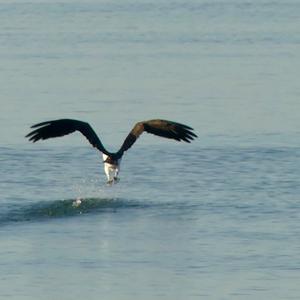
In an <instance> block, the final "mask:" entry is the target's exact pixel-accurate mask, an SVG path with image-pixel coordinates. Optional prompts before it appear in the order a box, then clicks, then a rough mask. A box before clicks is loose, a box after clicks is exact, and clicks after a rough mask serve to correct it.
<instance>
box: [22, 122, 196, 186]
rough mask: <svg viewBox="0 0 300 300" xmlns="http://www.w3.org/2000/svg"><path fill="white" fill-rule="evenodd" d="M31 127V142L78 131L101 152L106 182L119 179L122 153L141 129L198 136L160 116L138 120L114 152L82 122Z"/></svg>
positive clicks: (176, 136) (180, 137)
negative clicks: (159, 117) (153, 118)
mask: <svg viewBox="0 0 300 300" xmlns="http://www.w3.org/2000/svg"><path fill="white" fill-rule="evenodd" d="M31 128H35V129H34V130H33V131H31V132H30V133H29V134H27V135H26V137H27V138H29V140H30V141H32V142H34V143H35V142H36V141H39V140H46V139H49V138H55V137H60V136H64V135H67V134H70V133H73V132H75V131H79V132H81V133H82V134H83V135H84V136H85V137H86V138H87V140H88V141H89V142H90V144H91V145H92V146H93V147H95V148H97V149H98V150H99V151H100V152H102V156H103V163H104V172H105V174H106V177H107V183H108V184H109V185H111V184H113V183H116V182H117V181H118V180H119V178H118V174H119V171H120V164H121V160H122V156H123V154H124V152H125V151H127V150H128V149H129V148H130V147H131V146H132V145H133V144H134V143H135V141H136V140H137V139H138V137H139V136H140V135H141V134H142V133H143V132H144V131H145V132H148V133H152V134H154V135H157V136H160V137H164V138H168V139H173V140H176V141H184V142H187V143H190V142H191V141H192V140H193V139H194V138H196V137H197V135H196V134H195V133H194V132H193V130H194V129H193V128H191V127H189V126H187V125H184V124H180V123H177V122H173V121H167V120H161V119H155V120H149V121H141V122H138V123H136V124H135V125H134V127H133V128H132V130H131V131H130V132H129V134H128V135H127V137H126V139H125V140H124V142H123V144H122V146H121V148H120V149H119V150H118V151H117V152H109V151H107V150H106V149H105V147H104V146H103V144H102V143H101V141H100V139H99V137H98V136H97V134H96V133H95V131H94V130H93V128H92V127H91V126H90V125H89V124H88V123H86V122H83V121H79V120H73V119H59V120H52V121H47V122H42V123H38V124H35V125H33V126H31Z"/></svg>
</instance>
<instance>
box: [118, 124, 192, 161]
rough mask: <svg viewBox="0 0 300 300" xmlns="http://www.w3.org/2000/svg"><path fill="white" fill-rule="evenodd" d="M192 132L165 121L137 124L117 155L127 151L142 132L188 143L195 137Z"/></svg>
mask: <svg viewBox="0 0 300 300" xmlns="http://www.w3.org/2000/svg"><path fill="white" fill-rule="evenodd" d="M192 130H194V129H193V128H191V127H189V126H187V125H184V124H180V123H176V122H173V121H167V120H160V119H156V120H149V121H142V122H138V123H136V124H135V126H134V127H133V129H132V130H131V131H130V133H129V134H128V136H127V137H126V139H125V141H124V143H123V145H122V146H121V148H120V150H119V151H118V154H119V155H122V154H123V152H124V151H126V150H128V149H129V148H130V147H131V146H132V145H133V144H134V143H135V141H136V140H137V139H138V137H139V136H140V135H141V134H142V133H143V132H144V131H146V132H148V133H152V134H155V135H157V136H161V137H164V138H168V139H173V140H176V141H184V142H187V143H190V142H191V141H192V140H193V139H194V138H196V137H197V135H196V134H195V133H193V132H192Z"/></svg>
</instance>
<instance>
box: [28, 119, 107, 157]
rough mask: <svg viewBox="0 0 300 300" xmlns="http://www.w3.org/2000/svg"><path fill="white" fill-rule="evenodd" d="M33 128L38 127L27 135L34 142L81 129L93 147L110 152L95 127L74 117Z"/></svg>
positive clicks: (35, 126) (43, 123) (40, 124)
mask: <svg viewBox="0 0 300 300" xmlns="http://www.w3.org/2000/svg"><path fill="white" fill-rule="evenodd" d="M31 128H37V129H35V130H33V131H31V132H30V133H29V134H27V135H26V137H28V138H29V140H30V141H33V142H34V143H35V142H36V141H38V140H46V139H49V138H54V137H60V136H64V135H67V134H70V133H73V132H75V131H79V132H81V133H82V134H83V135H84V136H85V137H86V138H87V140H88V141H89V142H90V143H91V145H92V146H93V147H95V148H97V149H98V150H99V151H101V152H102V153H105V154H109V152H108V151H107V150H106V149H105V148H104V146H103V145H102V143H101V141H100V139H99V138H98V136H97V134H96V133H95V131H94V130H93V128H92V127H91V126H90V124H88V123H86V122H83V121H78V120H73V119H59V120H53V121H47V122H42V123H38V124H35V125H33V126H31Z"/></svg>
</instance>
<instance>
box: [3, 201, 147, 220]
mask: <svg viewBox="0 0 300 300" xmlns="http://www.w3.org/2000/svg"><path fill="white" fill-rule="evenodd" d="M145 206H146V205H145V204H141V203H137V202H134V201H129V200H124V199H116V198H77V199H67V200H53V201H40V202H37V203H32V204H29V205H14V206H11V207H10V208H8V209H7V210H6V211H2V213H1V215H0V225H5V224H8V223H12V222H26V221H41V220H47V219H50V218H63V217H70V216H79V215H82V214H88V213H91V214H97V213H101V212H116V211H117V210H119V209H129V208H142V207H145Z"/></svg>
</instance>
